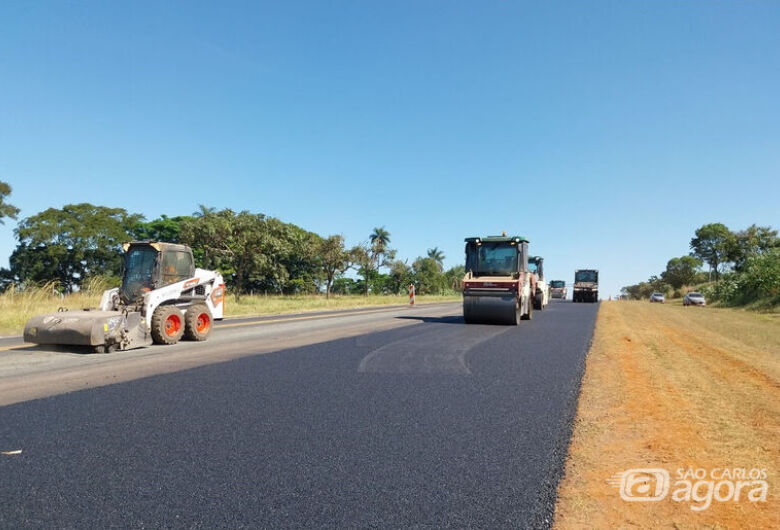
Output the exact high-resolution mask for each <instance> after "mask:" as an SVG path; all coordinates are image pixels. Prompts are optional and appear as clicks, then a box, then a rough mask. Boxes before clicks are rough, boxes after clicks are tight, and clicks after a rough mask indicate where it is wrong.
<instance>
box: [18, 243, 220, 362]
mask: <svg viewBox="0 0 780 530" xmlns="http://www.w3.org/2000/svg"><path fill="white" fill-rule="evenodd" d="M123 248H124V250H125V258H124V270H123V274H122V285H121V286H120V287H118V288H115V289H109V290H108V291H105V292H104V293H103V297H102V299H101V301H100V308H99V309H98V310H89V309H85V310H83V311H68V310H60V311H59V312H57V313H53V314H49V315H39V316H35V317H33V318H31V319H30V320H29V321H28V322H27V324H26V325H25V327H24V340H25V341H26V342H32V343H36V344H51V345H73V346H86V347H90V348H92V350H93V351H95V352H98V353H108V352H112V351H114V350H128V349H131V348H139V347H143V346H148V345H150V344H152V343H155V344H176V343H177V342H178V341H179V339H181V338H182V337H184V338H185V339H189V340H196V341H202V340H206V338H208V336H209V334H210V333H211V329H212V327H213V324H214V320H222V317H223V316H224V311H225V282H224V280H223V279H222V275H221V274H220V273H219V272H216V271H208V270H203V269H196V268H195V261H194V260H193V257H192V249H190V247H188V246H185V245H174V244H172V243H151V242H147V241H134V242H132V243H126V244H124V245H123Z"/></svg>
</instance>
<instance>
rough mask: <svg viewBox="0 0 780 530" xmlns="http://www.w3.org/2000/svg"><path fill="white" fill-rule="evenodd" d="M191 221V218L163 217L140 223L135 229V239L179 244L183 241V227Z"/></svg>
mask: <svg viewBox="0 0 780 530" xmlns="http://www.w3.org/2000/svg"><path fill="white" fill-rule="evenodd" d="M188 219H191V217H190V216H177V217H168V216H167V215H164V214H163V215H162V216H160V217H159V218H158V219H154V220H153V221H149V222H140V223H138V224H137V225H135V226H134V227H133V237H134V238H135V239H138V240H141V241H165V242H166V243H179V242H180V241H181V225H182V223H183V222H184V221H186V220H188Z"/></svg>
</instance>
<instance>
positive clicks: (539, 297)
mask: <svg viewBox="0 0 780 530" xmlns="http://www.w3.org/2000/svg"><path fill="white" fill-rule="evenodd" d="M543 303H544V295H543V294H542V293H536V295H535V296H534V309H536V310H537V311H541V310H542V304H543Z"/></svg>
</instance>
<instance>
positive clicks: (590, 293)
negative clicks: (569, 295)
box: [574, 269, 599, 302]
mask: <svg viewBox="0 0 780 530" xmlns="http://www.w3.org/2000/svg"><path fill="white" fill-rule="evenodd" d="M574 301H575V302H598V301H599V271H597V270H595V269H578V270H576V271H574Z"/></svg>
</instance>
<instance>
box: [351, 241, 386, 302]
mask: <svg viewBox="0 0 780 530" xmlns="http://www.w3.org/2000/svg"><path fill="white" fill-rule="evenodd" d="M389 243H390V232H388V231H387V230H385V227H378V228H374V231H373V232H372V233H371V235H370V236H369V241H368V242H367V243H363V244H361V245H357V246H355V247H354V248H353V249H352V251H351V252H352V257H353V261H354V262H355V263H357V264H358V265H360V269H359V270H358V273H359V274H360V275H361V276H363V289H364V294H365V295H366V296H368V292H369V287H370V284H371V278H372V277H374V276H375V275H376V274H378V272H379V269H380V268H381V267H386V266H389V265H390V264H391V263H392V260H393V259H394V258H395V250H393V249H391V248H388V246H387V245H388V244H389Z"/></svg>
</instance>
